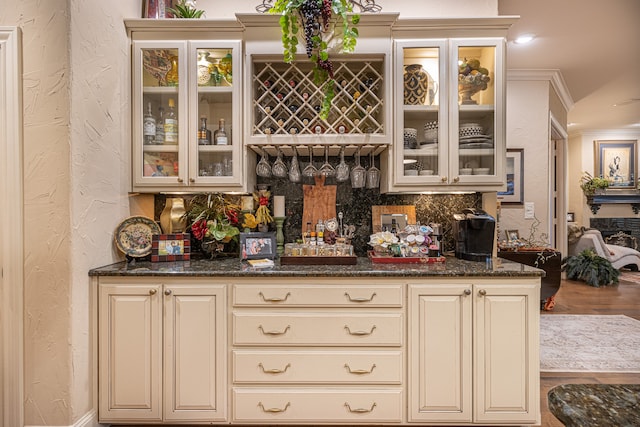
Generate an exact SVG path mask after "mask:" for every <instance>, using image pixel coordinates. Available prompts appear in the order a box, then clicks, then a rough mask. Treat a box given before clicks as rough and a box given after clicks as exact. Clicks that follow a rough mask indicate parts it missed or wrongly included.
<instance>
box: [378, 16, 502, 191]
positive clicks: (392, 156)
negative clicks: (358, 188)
mask: <svg viewBox="0 0 640 427" xmlns="http://www.w3.org/2000/svg"><path fill="white" fill-rule="evenodd" d="M512 22H513V20H512V19H511V18H503V19H488V20H485V19H461V20H441V21H439V20H399V21H397V22H396V23H395V24H394V27H393V42H394V86H393V103H394V106H395V117H394V124H395V128H394V143H393V146H392V149H391V150H389V152H388V153H387V156H384V157H383V165H384V166H385V167H384V171H385V172H386V173H387V174H388V175H389V176H390V179H389V180H387V182H386V184H387V185H386V187H384V188H382V191H391V192H398V191H399V192H403V191H404V192H406V191H421V190H433V191H460V190H473V191H496V190H500V189H501V188H502V187H503V186H504V185H505V179H506V175H505V174H506V171H505V165H504V163H505V127H506V124H505V123H506V122H505V118H506V117H505V108H504V103H505V93H504V90H505V84H506V83H505V44H506V41H505V36H506V30H507V29H508V28H509V26H510V25H511V23H512ZM456 28H457V29H458V31H456ZM463 28H464V29H465V31H464V34H465V37H464V38H462V37H460V36H459V34H462V33H463V32H462V31H460V29H463Z"/></svg>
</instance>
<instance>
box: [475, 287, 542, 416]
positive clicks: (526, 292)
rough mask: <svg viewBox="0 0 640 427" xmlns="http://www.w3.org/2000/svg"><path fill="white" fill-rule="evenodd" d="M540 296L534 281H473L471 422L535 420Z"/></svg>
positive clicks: (537, 388) (537, 414)
mask: <svg viewBox="0 0 640 427" xmlns="http://www.w3.org/2000/svg"><path fill="white" fill-rule="evenodd" d="M539 301H540V290H539V287H538V286H536V285H525V284H518V285H491V284H488V285H478V286H476V287H475V289H474V302H475V304H474V320H473V323H474V336H475V340H474V354H475V358H474V372H475V381H474V383H475V397H476V402H475V416H474V418H475V421H476V422H479V423H506V422H520V423H523V424H535V423H538V422H539V420H540V373H539V366H540V362H539V359H540V356H539V332H538V331H539V322H540V321H539V319H540V305H539Z"/></svg>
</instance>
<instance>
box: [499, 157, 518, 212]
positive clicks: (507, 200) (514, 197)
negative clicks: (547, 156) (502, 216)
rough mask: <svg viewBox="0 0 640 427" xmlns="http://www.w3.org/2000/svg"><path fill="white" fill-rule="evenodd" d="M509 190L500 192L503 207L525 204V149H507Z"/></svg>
mask: <svg viewBox="0 0 640 427" xmlns="http://www.w3.org/2000/svg"><path fill="white" fill-rule="evenodd" d="M505 169H506V170H507V189H506V191H498V199H499V200H500V203H501V204H503V205H521V204H523V203H524V148H507V163H506V168H505Z"/></svg>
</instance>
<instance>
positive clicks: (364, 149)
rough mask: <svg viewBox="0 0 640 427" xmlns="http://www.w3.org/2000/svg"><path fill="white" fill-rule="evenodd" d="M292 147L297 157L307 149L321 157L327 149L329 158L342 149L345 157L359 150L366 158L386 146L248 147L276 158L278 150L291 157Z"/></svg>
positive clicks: (300, 145)
mask: <svg viewBox="0 0 640 427" xmlns="http://www.w3.org/2000/svg"><path fill="white" fill-rule="evenodd" d="M294 147H295V149H296V150H297V152H298V155H299V156H307V155H309V148H310V147H311V148H312V149H313V155H314V156H323V155H324V150H325V147H328V148H329V156H332V157H333V156H338V155H339V154H340V150H341V149H342V148H344V155H345V156H353V155H355V154H356V153H357V151H358V149H360V155H361V156H366V155H369V154H370V153H371V152H373V155H374V156H377V155H378V154H380V153H381V152H383V151H384V150H385V149H386V148H387V147H388V145H384V144H382V145H377V144H349V145H337V144H309V145H306V144H264V145H249V148H251V149H252V150H253V151H255V152H256V153H257V154H262V152H263V151H266V152H267V154H269V155H270V156H276V155H277V154H278V148H280V150H281V151H282V154H284V155H285V156H288V157H290V156H293V152H294Z"/></svg>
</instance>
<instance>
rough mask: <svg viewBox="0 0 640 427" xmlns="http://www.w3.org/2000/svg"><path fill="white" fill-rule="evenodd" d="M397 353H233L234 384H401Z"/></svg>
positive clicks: (238, 351) (399, 355) (262, 351)
mask: <svg viewBox="0 0 640 427" xmlns="http://www.w3.org/2000/svg"><path fill="white" fill-rule="evenodd" d="M402 360H403V359H402V352H400V351H362V350H360V351H265V350H234V351H233V382H234V383H270V384H295V383H306V384H329V383H334V384H400V383H401V381H402V365H403V362H402Z"/></svg>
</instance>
